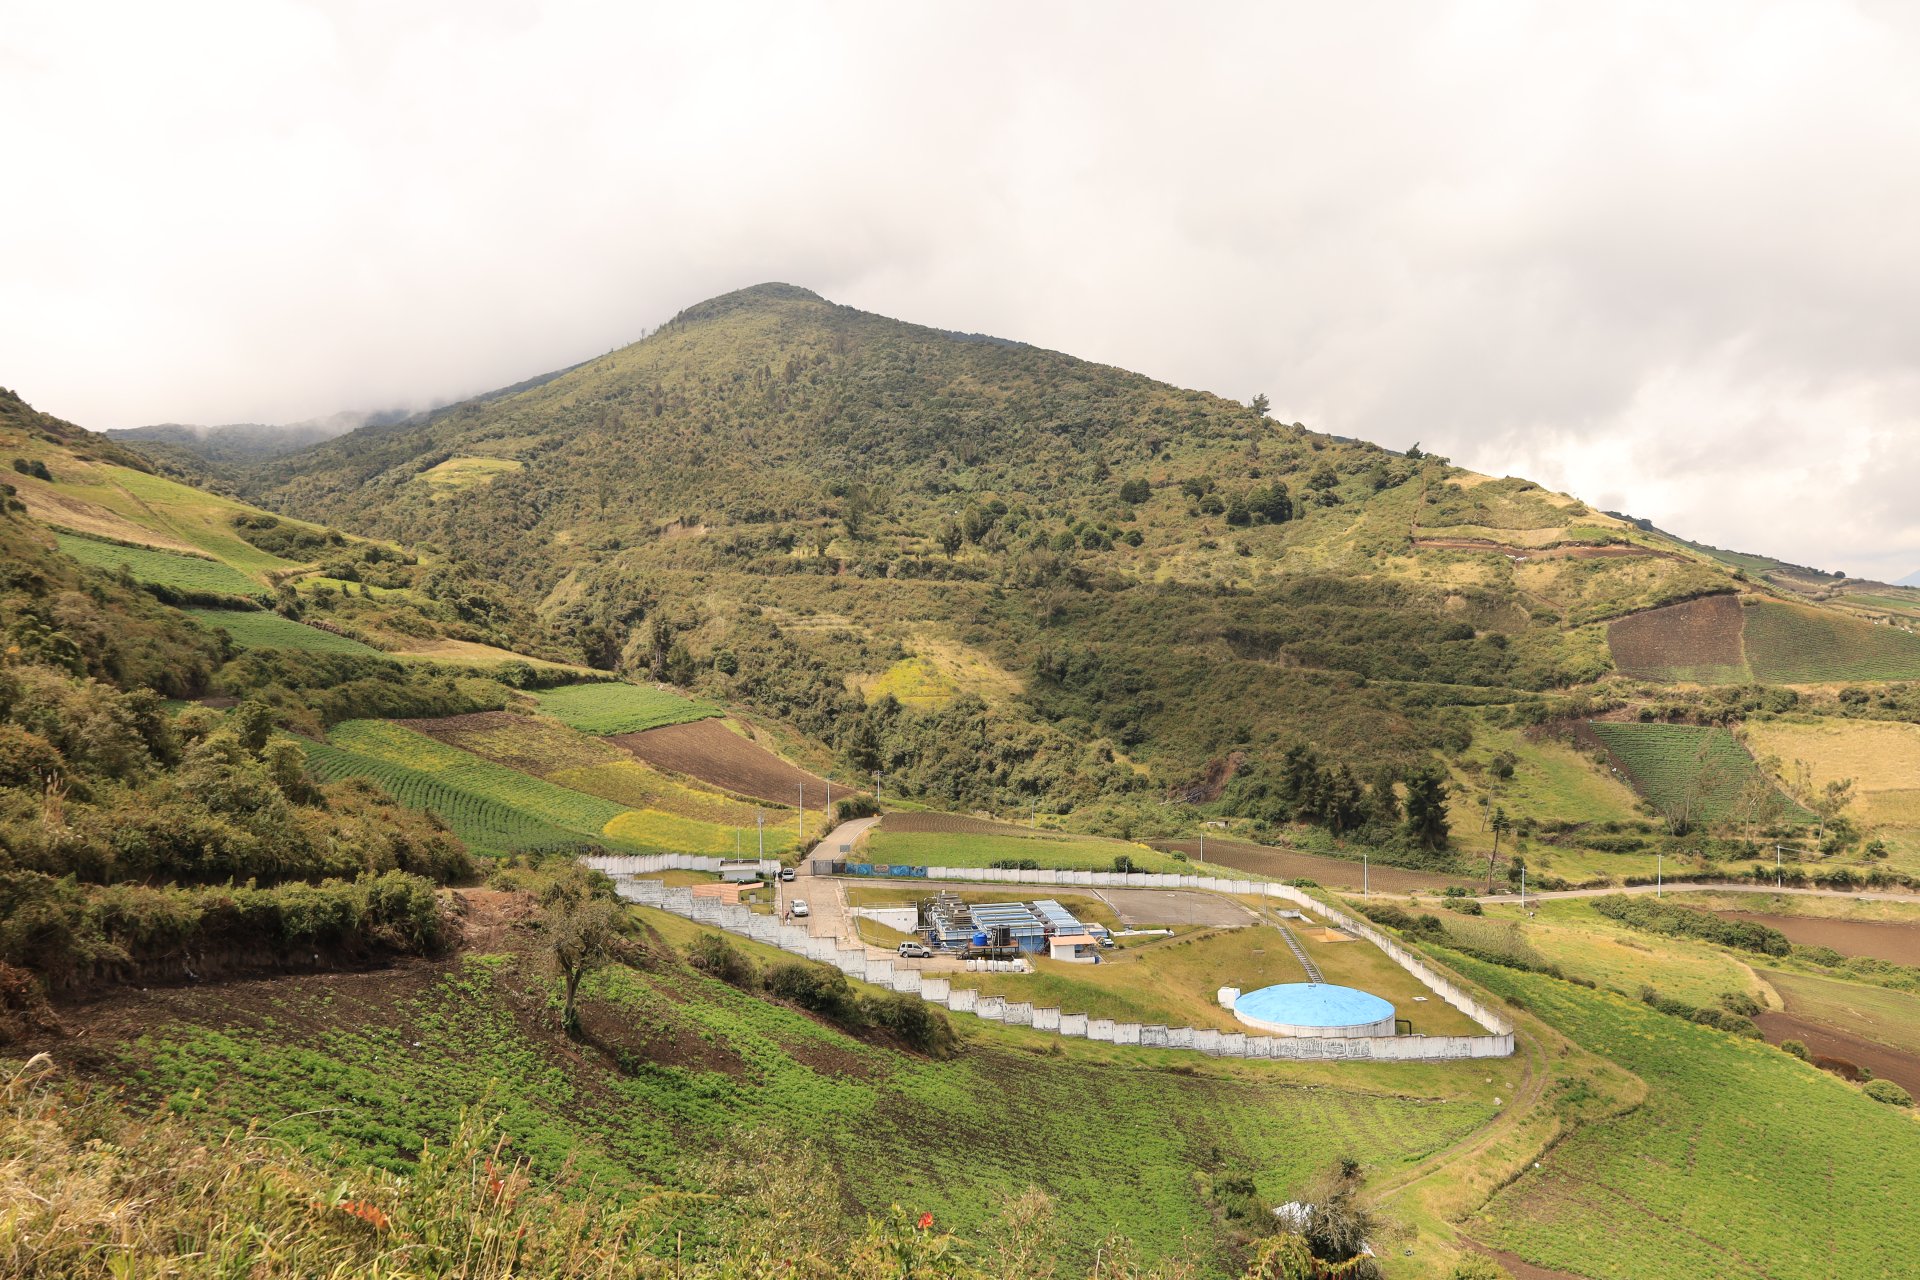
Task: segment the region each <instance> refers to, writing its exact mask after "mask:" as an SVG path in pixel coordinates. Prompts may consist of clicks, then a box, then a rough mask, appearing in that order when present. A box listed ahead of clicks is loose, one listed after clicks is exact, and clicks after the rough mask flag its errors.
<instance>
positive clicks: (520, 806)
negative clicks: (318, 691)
mask: <svg viewBox="0 0 1920 1280" xmlns="http://www.w3.org/2000/svg"><path fill="white" fill-rule="evenodd" d="M328 741H329V742H330V743H331V744H332V745H333V746H336V747H340V748H343V749H345V750H347V751H351V752H355V753H357V754H359V755H361V756H365V757H368V758H370V759H374V760H380V761H384V762H386V763H388V764H393V765H400V766H402V767H404V768H407V769H411V770H413V771H415V772H417V773H423V774H426V775H428V776H430V777H432V778H435V779H437V780H439V781H440V782H442V783H444V784H445V785H446V786H448V787H450V788H452V789H453V790H455V791H458V792H460V793H462V794H465V795H467V796H470V797H472V798H474V799H475V800H482V801H491V802H493V803H496V804H499V805H503V806H505V807H506V808H508V809H511V810H515V811H517V812H519V813H521V814H523V815H525V816H526V817H527V818H529V819H531V820H533V821H535V822H539V823H545V824H547V825H548V826H551V827H557V828H561V829H563V830H567V831H572V832H577V833H579V834H580V835H582V836H584V837H586V838H588V839H599V838H601V836H602V833H603V830H604V828H605V827H606V825H607V823H609V822H611V821H612V820H613V819H615V818H617V817H619V816H620V815H621V814H623V813H626V812H627V810H625V809H623V808H622V807H621V806H619V805H617V804H613V803H611V802H609V801H606V800H602V799H600V798H599V797H598V796H589V795H583V794H582V793H580V792H578V791H570V790H568V789H567V788H566V787H558V786H555V785H554V784H553V783H551V782H543V781H542V780H540V779H539V778H535V777H531V776H529V775H527V774H524V773H521V772H519V771H517V770H514V769H509V768H507V767H506V766H505V765H498V764H495V763H493V762H492V761H491V760H485V759H482V758H481V757H479V756H476V755H474V754H473V753H472V752H469V751H462V750H460V749H459V748H457V747H449V746H447V745H445V744H444V743H439V742H435V741H434V740H433V739H432V738H429V737H427V736H426V735H425V734H423V733H416V732H414V731H413V730H411V729H407V728H404V727H402V726H400V725H397V724H392V723H389V722H387V721H384V720H349V721H347V722H346V723H344V724H339V725H336V726H334V728H333V731H332V732H331V733H330V734H329V735H328Z"/></svg>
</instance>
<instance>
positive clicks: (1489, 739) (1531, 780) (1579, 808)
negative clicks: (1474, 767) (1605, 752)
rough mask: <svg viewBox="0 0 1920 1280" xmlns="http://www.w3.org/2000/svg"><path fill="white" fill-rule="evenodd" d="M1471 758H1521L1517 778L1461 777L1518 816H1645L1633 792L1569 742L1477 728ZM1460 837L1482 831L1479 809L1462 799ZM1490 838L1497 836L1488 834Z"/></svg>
mask: <svg viewBox="0 0 1920 1280" xmlns="http://www.w3.org/2000/svg"><path fill="white" fill-rule="evenodd" d="M1473 741H1474V746H1473V752H1472V755H1471V756H1470V757H1469V759H1470V760H1473V761H1477V762H1479V763H1481V764H1483V765H1484V764H1486V763H1487V762H1488V761H1489V760H1490V758H1491V757H1492V756H1493V754H1494V753H1496V752H1500V751H1506V752H1510V753H1512V754H1513V755H1514V756H1515V757H1516V761H1515V764H1514V767H1513V776H1512V777H1511V778H1506V779H1501V778H1496V777H1494V776H1493V774H1492V773H1491V772H1490V771H1486V770H1484V769H1483V770H1482V771H1481V772H1479V773H1477V774H1473V773H1462V774H1461V775H1459V780H1460V781H1461V782H1462V783H1463V785H1464V786H1466V787H1467V788H1469V790H1470V791H1471V792H1474V793H1481V792H1484V793H1487V794H1488V795H1489V797H1490V799H1491V802H1492V803H1493V804H1497V805H1500V806H1501V807H1503V808H1505V809H1506V810H1507V812H1508V813H1509V814H1512V815H1514V816H1515V817H1532V818H1538V819H1540V820H1541V821H1560V822H1581V823H1600V822H1631V821H1633V820H1634V819H1635V818H1637V817H1639V806H1638V804H1637V803H1636V801H1635V798H1634V794H1633V791H1632V790H1631V788H1629V787H1628V786H1627V785H1626V784H1624V783H1622V782H1621V781H1620V780H1619V779H1617V778H1615V777H1614V776H1613V775H1612V774H1610V773H1608V772H1606V771H1605V770H1604V769H1602V768H1600V767H1599V766H1597V765H1595V764H1594V762H1593V760H1592V758H1591V757H1589V756H1587V755H1584V754H1582V753H1581V752H1579V751H1576V750H1574V749H1573V748H1572V747H1570V746H1568V745H1566V744H1565V743H1563V742H1557V741H1553V740H1550V739H1548V740H1540V741H1535V740H1533V739H1531V738H1528V737H1527V736H1526V735H1525V734H1524V733H1521V732H1519V731H1518V730H1514V729H1500V728H1495V727H1492V726H1488V727H1485V728H1480V727H1476V728H1475V730H1474V735H1473ZM1454 803H1455V812H1456V814H1457V815H1458V816H1457V817H1456V819H1455V822H1454V831H1455V835H1456V836H1466V835H1478V834H1479V833H1478V832H1476V831H1475V830H1474V828H1475V827H1476V826H1477V825H1478V823H1477V819H1478V816H1479V807H1478V806H1477V805H1474V804H1472V803H1471V802H1470V801H1468V800H1465V799H1462V800H1456V801H1455V802H1454ZM1487 839H1488V840H1490V839H1491V837H1487Z"/></svg>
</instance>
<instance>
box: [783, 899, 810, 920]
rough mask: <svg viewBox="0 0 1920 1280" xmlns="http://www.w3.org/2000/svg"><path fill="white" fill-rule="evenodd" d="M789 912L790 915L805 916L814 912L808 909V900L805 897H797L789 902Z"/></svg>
mask: <svg viewBox="0 0 1920 1280" xmlns="http://www.w3.org/2000/svg"><path fill="white" fill-rule="evenodd" d="M787 914H788V915H790V916H804V915H810V914H812V913H811V912H809V911H808V910H807V900H806V899H805V898H795V899H794V900H793V901H791V902H789V903H788V904H787Z"/></svg>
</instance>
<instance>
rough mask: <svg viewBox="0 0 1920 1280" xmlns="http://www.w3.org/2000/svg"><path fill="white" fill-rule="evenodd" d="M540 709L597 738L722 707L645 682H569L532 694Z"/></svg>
mask: <svg viewBox="0 0 1920 1280" xmlns="http://www.w3.org/2000/svg"><path fill="white" fill-rule="evenodd" d="M533 697H534V700H535V701H536V702H538V703H539V704H540V710H541V711H543V712H545V713H546V714H547V715H550V716H552V717H553V718H554V719H555V720H558V721H559V722H560V723H561V724H564V725H566V726H568V727H569V728H573V729H578V730H580V732H582V733H591V734H593V735H595V736H596V737H610V736H611V735H613V734H616V733H641V732H644V731H645V730H647V729H658V728H660V727H661V726H663V725H670V724H685V723H687V722H688V721H690V720H704V719H706V718H707V717H708V716H717V715H719V714H720V708H718V707H716V706H714V705H712V704H711V703H706V702H696V701H694V700H693V699H691V698H683V697H681V696H680V695H679V694H677V693H667V692H664V691H663V690H660V689H649V688H647V687H645V686H643V685H637V684H620V683H613V682H607V683H600V684H570V685H563V686H561V687H560V688H558V689H543V690H541V691H540V692H539V693H536V694H534V695H533Z"/></svg>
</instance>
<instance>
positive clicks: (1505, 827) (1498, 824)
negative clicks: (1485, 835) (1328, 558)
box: [1487, 809, 1513, 893]
mask: <svg viewBox="0 0 1920 1280" xmlns="http://www.w3.org/2000/svg"><path fill="white" fill-rule="evenodd" d="M1491 825H1492V827H1493V851H1492V852H1491V853H1489V854H1487V892H1488V893H1492V892H1493V868H1494V864H1495V863H1497V862H1499V861H1500V837H1501V836H1503V835H1505V834H1507V832H1509V831H1511V830H1513V819H1512V818H1509V817H1508V816H1507V811H1506V810H1505V809H1495V810H1494V811H1493V822H1492V824H1491Z"/></svg>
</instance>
